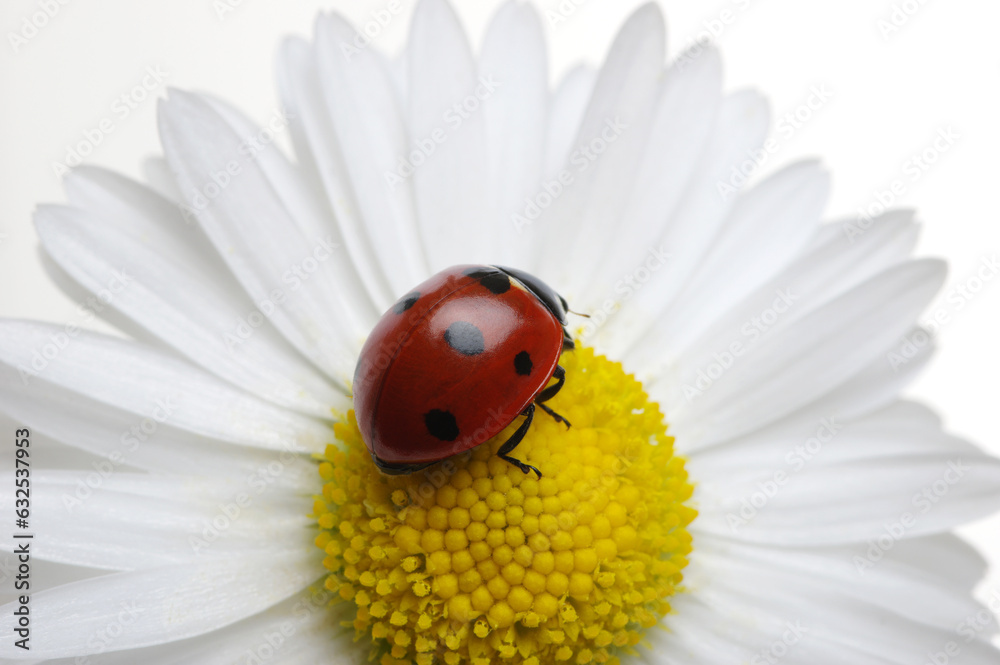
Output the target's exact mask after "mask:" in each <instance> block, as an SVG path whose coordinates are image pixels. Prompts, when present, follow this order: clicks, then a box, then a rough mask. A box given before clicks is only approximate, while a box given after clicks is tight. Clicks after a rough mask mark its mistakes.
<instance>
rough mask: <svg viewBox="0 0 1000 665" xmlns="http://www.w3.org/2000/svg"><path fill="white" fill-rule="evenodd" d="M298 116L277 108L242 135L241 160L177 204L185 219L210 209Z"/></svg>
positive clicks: (212, 175)
mask: <svg viewBox="0 0 1000 665" xmlns="http://www.w3.org/2000/svg"><path fill="white" fill-rule="evenodd" d="M294 119H295V116H294V115H292V113H291V112H290V111H288V110H287V109H284V108H277V109H275V110H274V111H272V112H271V115H270V116H269V117H268V120H267V122H266V123H265V124H264V125H263V126H262V127H260V128H259V129H257V131H256V132H255V133H253V134H250V135H247V136H243V137H241V138H242V140H241V141H240V143H239V145H237V146H236V152H237V154H238V155H239V159H231V160H229V161H228V162H226V165H225V166H224V167H223V168H221V169H219V170H217V171H213V172H212V173H210V174H208V179H207V180H206V181H205V182H203V183H202V184H201V185H200V186H198V187H196V188H195V190H194V192H193V193H192V194H191V195H190V196H189V198H188V201H187V202H186V203H180V204H178V207H179V208H180V211H181V215H182V216H183V217H184V221H185V222H187V223H188V224H191V223H192V222H193V221H197V219H198V215H200V214H201V213H203V212H205V211H206V210H208V209H209V208H210V207H211V206H212V204H213V203H214V202H215V200H216V199H217V198H219V196H220V195H221V194H222V193H223V192H224V191H226V189H227V188H229V186H230V185H232V184H233V182H234V181H235V179H236V178H238V177H239V176H240V175H241V174H242V173H243V168H244V165H245V164H249V163H251V162H253V161H254V160H255V159H257V157H258V155H260V154H261V153H262V152H264V151H265V150H268V149H270V148H271V147H272V146H273V143H274V141H275V140H276V139H277V137H278V136H279V135H280V134H281V133H282V132H284V131H285V130H287V129H288V125H289V123H290V122H291V121H292V120H294Z"/></svg>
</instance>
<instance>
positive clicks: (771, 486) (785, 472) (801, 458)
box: [726, 416, 844, 533]
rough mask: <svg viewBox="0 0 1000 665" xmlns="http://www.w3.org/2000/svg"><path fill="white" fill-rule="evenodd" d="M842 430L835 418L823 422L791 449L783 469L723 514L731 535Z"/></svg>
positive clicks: (753, 516) (750, 518) (765, 504)
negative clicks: (809, 435) (736, 508)
mask: <svg viewBox="0 0 1000 665" xmlns="http://www.w3.org/2000/svg"><path fill="white" fill-rule="evenodd" d="M843 428H844V426H843V425H842V424H840V423H838V422H837V418H836V416H830V417H829V418H823V419H822V420H820V421H819V425H818V426H817V427H816V433H815V434H814V435H813V436H811V437H809V438H808V439H806V440H805V441H803V442H802V443H800V444H797V445H795V446H793V447H792V448H791V449H790V450H789V451H788V452H787V453H785V458H784V461H785V467H784V468H781V469H775V471H774V473H772V474H771V477H770V478H768V479H767V480H762V481H760V482H759V483H757V490H756V491H754V492H751V493H750V494H749V495H747V496H745V497H743V498H742V499H740V500H739V510H737V511H735V512H734V511H730V512H729V513H727V514H726V523H727V524H728V525H729V528H730V530H732V532H733V533H739V531H740V528H741V527H744V526H746V525H748V524H749V523H750V522H752V521H753V520H754V519H755V518H756V517H757V515H759V514H760V512H761V511H762V510H763V509H764V507H765V506H767V504H768V503H770V501H771V499H773V498H774V497H776V496H777V495H778V493H779V492H780V491H781V488H782V487H784V486H785V485H787V484H788V483H789V482H790V481H791V479H792V478H793V477H795V475H796V474H797V473H799V472H800V471H802V469H804V468H805V467H806V465H807V464H808V463H809V462H810V461H811V460H812V459H814V458H815V457H817V456H818V455H820V454H821V453H822V452H823V446H825V445H826V444H828V443H830V442H831V441H833V440H834V438H836V436H837V434H838V433H839V432H840V431H841V430H842V429H843Z"/></svg>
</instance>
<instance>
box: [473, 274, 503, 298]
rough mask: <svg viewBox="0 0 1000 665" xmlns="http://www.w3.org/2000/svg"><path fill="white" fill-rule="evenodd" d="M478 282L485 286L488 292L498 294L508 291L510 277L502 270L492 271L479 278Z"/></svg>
mask: <svg viewBox="0 0 1000 665" xmlns="http://www.w3.org/2000/svg"><path fill="white" fill-rule="evenodd" d="M479 283H480V284H482V285H483V286H485V287H486V288H487V289H489V290H490V292H492V293H495V294H497V295H500V294H501V293H507V292H508V291H510V277H508V276H507V275H505V274H504V273H502V272H494V273H490V274H489V275H484V276H483V277H481V278H479Z"/></svg>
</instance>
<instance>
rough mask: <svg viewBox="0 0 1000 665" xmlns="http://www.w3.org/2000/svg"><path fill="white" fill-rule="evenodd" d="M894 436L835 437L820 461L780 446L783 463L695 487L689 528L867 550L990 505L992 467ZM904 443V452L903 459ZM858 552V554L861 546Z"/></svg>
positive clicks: (933, 436)
mask: <svg viewBox="0 0 1000 665" xmlns="http://www.w3.org/2000/svg"><path fill="white" fill-rule="evenodd" d="M895 429H900V428H882V430H881V431H879V430H878V429H877V428H876V429H875V432H871V431H867V432H866V431H865V429H864V428H859V429H856V430H854V431H853V432H850V431H845V432H844V433H837V434H835V435H834V438H832V439H831V441H830V442H829V444H825V445H829V447H830V452H829V453H828V454H826V455H824V454H817V455H816V456H815V457H812V458H810V459H805V455H806V454H803V453H801V451H802V450H803V449H806V448H807V444H806V440H804V439H800V440H799V441H794V442H789V443H788V444H786V445H784V446H782V448H784V449H785V450H786V453H785V454H786V457H784V458H783V459H782V460H781V461H780V462H779V463H778V464H776V465H774V466H772V467H771V468H769V469H768V468H765V467H752V468H751V470H750V471H748V472H745V471H743V469H740V470H738V471H733V472H730V473H728V474H725V475H722V474H717V475H716V476H713V477H712V478H711V480H705V481H703V482H702V483H701V484H700V485H699V489H698V494H697V499H698V501H699V502H700V506H701V508H702V510H701V513H702V514H701V515H700V517H699V520H698V523H697V524H696V525H694V526H693V527H692V528H694V529H696V530H698V531H702V532H705V533H711V534H715V535H718V536H722V537H730V538H739V539H743V540H747V541H752V542H760V543H773V544H783V545H817V544H824V543H845V542H857V543H866V547H867V542H868V541H869V540H870V539H877V538H880V537H886V538H889V539H890V540H889V541H888V542H889V543H890V545H889V546H888V547H891V543H892V542H894V541H896V540H899V539H901V538H909V537H913V536H918V535H925V534H933V533H941V532H944V531H948V530H950V529H952V528H954V527H955V526H957V525H959V524H962V523H965V522H968V521H972V520H974V519H978V518H980V517H984V516H986V515H989V514H990V513H992V512H993V511H995V510H996V509H997V508H998V506H1000V497H998V496H997V494H996V492H995V488H996V487H997V486H998V484H1000V461H998V460H996V459H994V458H992V457H989V456H986V455H984V454H983V453H981V452H979V451H977V450H976V449H975V448H973V447H972V446H970V445H969V444H966V443H965V442H963V441H960V440H955V439H952V438H950V437H946V436H945V435H943V434H941V433H940V432H934V431H933V430H932V431H930V432H926V433H923V434H922V435H918V434H917V433H914V432H905V430H904V431H903V432H902V433H901V434H899V435H898V436H892V435H890V432H894V431H895ZM841 437H842V438H841ZM908 442H912V444H910V448H911V452H908V453H904V452H902V451H904V450H906V449H907V443H908ZM870 448H876V452H874V453H872V452H870V451H869V450H867V449H870ZM796 451H799V452H796ZM879 451H881V452H882V454H879ZM747 459H752V454H751V455H750V456H749V458H744V460H747ZM694 466H697V464H695V465H694ZM748 466H752V465H748ZM858 549H859V552H860V553H861V555H862V557H864V547H861V548H858Z"/></svg>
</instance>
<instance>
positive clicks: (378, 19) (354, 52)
mask: <svg viewBox="0 0 1000 665" xmlns="http://www.w3.org/2000/svg"><path fill="white" fill-rule="evenodd" d="M401 11H403V3H402V2H400V0H389V2H388V3H386V5H385V7H383V8H382V9H373V10H372V11H371V14H370V15H371V19H369V20H368V21H365V23H364V24H363V25H362V26H361V29H360V30H357V31H356V32H355V33H354V39H352V40H351V43H350V44H348V43H347V42H345V41H341V42H340V53H341V54H342V55H343V56H344V59H346V60H347V61H348V62H350V61H351V60H353V59H354V58H355V56H358V55H360V54H361V52H362V51H363V50H364V49H366V48H368V47H369V46H370V45H371V43H372V42H373V41H375V40H376V39H378V38H379V36H380V35H381V34H382V32H383V31H384V30H385V29H386V28H387V27H389V24H390V23H392V20H393V19H394V18H396V16H398V15H399V13H400V12H401Z"/></svg>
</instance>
